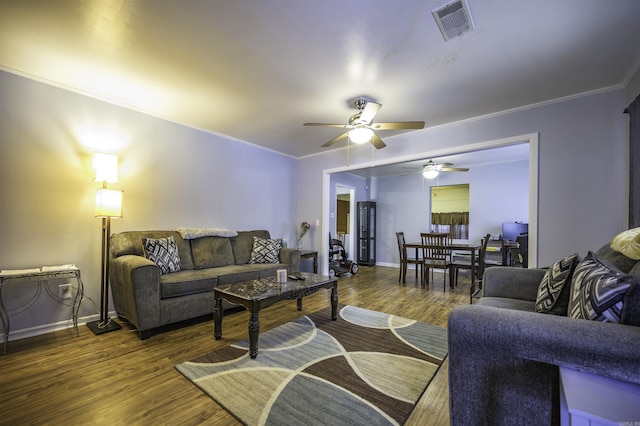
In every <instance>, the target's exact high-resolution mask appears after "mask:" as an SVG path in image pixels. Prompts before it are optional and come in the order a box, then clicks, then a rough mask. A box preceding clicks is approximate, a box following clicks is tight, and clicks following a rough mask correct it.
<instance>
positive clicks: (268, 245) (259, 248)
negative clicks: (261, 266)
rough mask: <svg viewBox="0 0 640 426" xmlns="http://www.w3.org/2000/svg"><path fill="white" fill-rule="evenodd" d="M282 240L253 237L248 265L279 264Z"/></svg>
mask: <svg viewBox="0 0 640 426" xmlns="http://www.w3.org/2000/svg"><path fill="white" fill-rule="evenodd" d="M281 247H282V240H271V239H266V238H259V237H256V236H254V237H253V248H252V249H251V257H250V258H249V263H279V262H280V248H281Z"/></svg>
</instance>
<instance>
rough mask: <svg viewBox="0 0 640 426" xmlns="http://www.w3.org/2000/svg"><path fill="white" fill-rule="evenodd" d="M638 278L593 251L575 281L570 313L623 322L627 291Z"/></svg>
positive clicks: (636, 282) (633, 287) (635, 284)
mask: <svg viewBox="0 0 640 426" xmlns="http://www.w3.org/2000/svg"><path fill="white" fill-rule="evenodd" d="M638 284H639V283H638V279H637V278H636V277H634V276H633V275H627V274H625V273H623V272H622V271H620V270H619V269H618V268H616V267H615V266H614V265H612V264H610V263H608V262H607V261H604V260H602V259H599V258H598V257H597V256H596V255H595V254H594V253H592V252H589V254H588V255H587V257H585V258H584V260H583V261H582V262H580V263H579V264H578V266H577V267H576V270H575V272H574V274H573V279H572V280H571V300H570V302H569V315H570V316H571V317H572V318H578V319H587V320H594V321H602V322H614V323H619V322H620V321H621V317H622V312H623V309H624V298H625V295H626V293H627V292H628V291H629V290H630V289H632V290H635V287H636V286H638Z"/></svg>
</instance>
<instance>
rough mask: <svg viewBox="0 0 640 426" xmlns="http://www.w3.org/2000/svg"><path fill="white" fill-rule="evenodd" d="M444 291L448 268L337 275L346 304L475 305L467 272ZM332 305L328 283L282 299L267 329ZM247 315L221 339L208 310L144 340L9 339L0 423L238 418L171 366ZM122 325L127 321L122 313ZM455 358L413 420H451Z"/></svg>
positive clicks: (228, 321) (129, 336)
mask: <svg viewBox="0 0 640 426" xmlns="http://www.w3.org/2000/svg"><path fill="white" fill-rule="evenodd" d="M460 275H461V276H460V283H459V285H458V287H457V288H456V289H455V290H453V291H451V290H449V289H448V288H447V290H446V292H443V289H442V288H443V284H442V274H438V273H436V274H435V278H434V281H435V284H434V283H433V282H432V283H431V285H430V287H429V288H428V289H425V288H423V287H421V286H420V284H419V283H417V282H416V281H415V280H414V275H413V271H412V270H410V271H409V274H408V279H407V283H406V284H404V285H402V284H399V283H398V269H397V268H391V267H382V266H374V267H360V271H359V272H358V274H357V275H354V276H343V277H342V278H340V284H339V298H340V303H342V304H350V305H355V306H360V307H363V308H366V309H373V310H377V311H382V312H387V313H390V314H395V315H401V316H404V317H408V318H413V319H416V320H419V321H424V322H428V323H431V324H436V325H441V326H446V323H447V317H448V314H449V311H450V310H451V308H453V307H454V306H456V305H459V304H466V303H469V296H468V294H469V279H468V275H464V277H463V272H461V274H460ZM328 305H329V290H321V291H319V292H317V293H316V294H314V295H312V296H309V297H307V298H305V299H303V311H302V312H299V311H297V309H296V302H295V300H292V301H286V302H281V303H279V304H276V305H274V306H272V307H270V308H267V309H265V310H264V311H261V312H260V323H261V331H266V330H268V329H271V328H273V327H276V326H278V325H280V324H284V323H286V322H288V321H291V320H293V319H295V318H297V317H299V316H300V315H304V314H306V313H310V312H314V311H317V310H319V309H322V308H324V307H326V306H328ZM247 321H248V313H247V312H246V311H242V312H236V313H233V314H231V315H228V316H225V318H224V323H223V324H224V328H223V330H224V334H223V339H222V340H220V341H216V340H214V339H213V324H212V321H211V319H210V318H205V319H204V320H201V321H200V322H194V323H192V324H188V325H183V326H182V327H180V328H177V327H172V328H171V329H168V330H164V331H163V332H162V333H157V334H155V335H154V336H152V337H151V338H150V339H148V340H144V341H143V340H140V339H139V338H138V334H137V332H136V331H135V330H134V329H133V328H132V327H131V326H129V325H128V324H123V328H122V330H118V331H114V332H111V333H107V334H103V335H101V336H95V335H94V334H93V333H92V332H91V331H90V330H89V329H88V328H87V327H86V326H84V325H83V326H81V327H80V337H75V333H73V332H72V329H68V330H63V331H58V332H55V333H50V334H46V335H42V336H37V337H33V338H29V339H23V340H17V341H11V342H9V350H8V354H7V355H4V356H0V424H11V425H23V424H50V425H57V424H65V425H77V424H78V425H79V424H82V425H87V424H91V425H136V424H139V425H176V424H180V425H199V424H205V425H237V424H238V422H237V421H236V420H235V419H234V418H233V417H232V416H231V415H230V414H228V413H227V412H226V411H225V410H224V409H222V408H221V407H220V406H218V405H217V404H216V403H215V402H214V401H213V400H212V399H210V398H209V397H208V396H206V395H205V394H204V393H203V392H201V391H200V390H199V389H198V388H197V387H196V386H194V385H192V384H191V383H189V382H188V381H187V380H186V379H185V378H184V377H183V376H182V375H181V374H179V373H178V372H177V371H176V370H175V369H174V365H175V364H178V363H180V362H184V361H187V360H190V359H192V358H195V357H196V356H199V355H202V354H204V353H207V352H209V351H212V350H215V349H217V348H220V347H223V346H226V345H228V344H230V343H232V342H234V341H237V340H241V339H244V338H246V337H247ZM120 322H121V323H122V321H120ZM447 368H448V364H447V363H446V362H445V364H444V365H443V366H442V367H441V368H440V370H439V372H438V373H437V374H436V376H435V378H434V379H433V381H432V382H431V384H430V385H429V387H428V388H427V391H426V392H425V394H424V395H423V397H422V398H421V400H420V402H419V403H418V405H417V406H416V409H415V410H414V412H413V413H412V415H411V417H410V418H409V420H408V421H407V423H406V424H407V425H447V424H449V397H448V394H449V392H448V381H447V374H448V369H447Z"/></svg>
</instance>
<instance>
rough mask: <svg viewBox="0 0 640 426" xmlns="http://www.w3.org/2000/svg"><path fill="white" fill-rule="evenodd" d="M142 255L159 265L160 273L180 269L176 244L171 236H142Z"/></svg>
mask: <svg viewBox="0 0 640 426" xmlns="http://www.w3.org/2000/svg"><path fill="white" fill-rule="evenodd" d="M142 247H143V249H144V257H146V258H147V259H149V260H150V261H152V262H154V263H155V264H156V265H158V267H160V273H161V274H170V273H172V272H178V271H180V256H179V255H178V246H177V245H176V240H175V239H174V238H173V237H166V238H142Z"/></svg>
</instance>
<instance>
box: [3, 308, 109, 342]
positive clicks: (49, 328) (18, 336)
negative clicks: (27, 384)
mask: <svg viewBox="0 0 640 426" xmlns="http://www.w3.org/2000/svg"><path fill="white" fill-rule="evenodd" d="M116 315H117V314H116V312H115V311H112V312H110V313H109V318H113V317H115V316H116ZM99 319H100V314H94V315H88V316H85V317H81V318H78V330H80V327H82V326H84V325H85V324H86V323H88V322H91V321H98V320H99ZM66 329H72V332H73V334H74V335H75V332H76V331H75V330H73V320H72V319H68V320H64V321H58V322H54V323H51V324H43V325H39V326H37V327H29V328H23V329H20V330H10V331H9V337H8V341H9V342H12V341H15V340H22V339H27V338H29V337H35V336H40V335H42V334H47V333H52V332H54V331H59V330H66ZM0 342H2V343H3V342H4V334H1V335H0ZM10 350H11V347H10V346H9V347H8V348H7V352H9V351H10Z"/></svg>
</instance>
